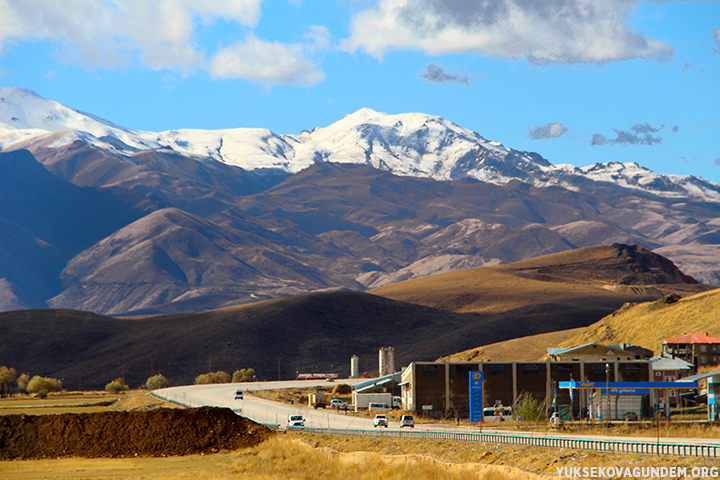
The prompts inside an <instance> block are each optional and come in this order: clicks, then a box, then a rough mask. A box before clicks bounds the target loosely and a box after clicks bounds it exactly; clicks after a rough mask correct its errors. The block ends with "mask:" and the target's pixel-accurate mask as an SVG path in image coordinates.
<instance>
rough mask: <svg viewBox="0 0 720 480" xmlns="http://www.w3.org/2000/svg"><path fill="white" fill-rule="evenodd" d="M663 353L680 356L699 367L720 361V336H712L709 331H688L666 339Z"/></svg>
mask: <svg viewBox="0 0 720 480" xmlns="http://www.w3.org/2000/svg"><path fill="white" fill-rule="evenodd" d="M662 351H663V353H667V354H669V355H671V356H673V357H675V358H680V359H682V360H685V361H686V362H690V363H692V364H693V365H695V368H696V369H697V368H699V367H702V366H705V365H717V364H719V363H720V338H715V337H711V336H709V335H708V333H707V332H705V334H702V333H686V334H683V335H680V336H679V337H676V338H672V339H670V340H664V341H663V346H662Z"/></svg>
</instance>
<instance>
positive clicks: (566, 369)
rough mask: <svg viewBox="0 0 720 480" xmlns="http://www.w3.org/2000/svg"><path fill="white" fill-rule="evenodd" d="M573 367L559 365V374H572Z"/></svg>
mask: <svg viewBox="0 0 720 480" xmlns="http://www.w3.org/2000/svg"><path fill="white" fill-rule="evenodd" d="M572 371H573V369H572V366H570V365H558V372H572Z"/></svg>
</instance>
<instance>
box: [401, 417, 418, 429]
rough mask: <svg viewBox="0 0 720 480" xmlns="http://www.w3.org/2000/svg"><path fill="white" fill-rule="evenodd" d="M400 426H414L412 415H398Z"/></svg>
mask: <svg viewBox="0 0 720 480" xmlns="http://www.w3.org/2000/svg"><path fill="white" fill-rule="evenodd" d="M402 427H411V428H415V419H414V418H413V416H412V415H403V416H402V417H400V428H402Z"/></svg>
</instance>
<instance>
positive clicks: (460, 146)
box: [0, 88, 720, 203]
mask: <svg viewBox="0 0 720 480" xmlns="http://www.w3.org/2000/svg"><path fill="white" fill-rule="evenodd" d="M55 132H57V133H55ZM77 140H79V141H82V142H85V143H88V144H91V145H93V146H96V147H98V148H101V149H105V150H109V151H113V152H120V153H132V152H137V151H139V150H148V149H158V148H171V149H173V150H175V151H176V152H178V153H181V154H184V155H191V156H194V157H198V158H212V159H214V160H218V161H221V162H223V163H226V164H229V165H235V166H238V167H241V168H244V169H246V170H260V169H280V170H284V171H287V172H290V173H296V172H299V171H300V170H303V169H304V168H307V167H308V166H310V165H312V164H314V163H317V162H336V163H359V164H365V165H369V166H372V167H375V168H378V169H381V170H386V171H390V172H392V173H394V174H397V175H405V176H421V177H431V178H433V179H435V180H455V179H458V178H464V177H470V178H475V179H477V180H480V181H486V182H492V183H498V184H504V183H507V182H509V181H511V180H514V179H518V180H521V181H523V182H526V183H530V184H533V185H535V186H548V185H559V186H564V187H566V188H570V189H573V190H576V189H578V188H579V185H581V184H582V183H583V182H587V181H592V182H609V183H612V184H615V185H618V186H621V187H624V188H630V189H634V190H640V191H645V192H648V193H652V194H655V195H660V196H663V197H668V198H679V199H680V198H684V197H691V198H695V199H698V200H704V201H710V202H714V203H720V185H717V184H713V183H711V182H708V181H706V180H703V179H701V178H698V177H693V176H682V175H659V174H657V173H654V172H652V171H650V170H648V169H646V168H644V167H642V166H640V165H638V164H636V163H618V162H610V163H598V164H595V165H590V166H587V167H575V166H572V165H552V164H551V163H550V162H548V161H547V160H546V159H544V158H543V157H541V156H540V155H538V154H536V153H531V152H522V151H518V150H513V149H510V148H507V147H505V146H503V145H502V144H500V143H498V142H495V141H491V140H486V139H485V138H483V137H482V136H480V135H479V134H477V133H475V132H473V131H470V130H468V129H465V128H463V127H460V126H458V125H456V124H454V123H452V122H449V121H447V120H445V119H443V118H442V117H438V116H432V115H426V114H421V113H405V114H398V115H388V114H385V113H380V112H375V111H373V110H371V109H368V108H363V109H360V110H358V111H357V112H355V113H352V114H350V115H347V116H345V117H344V118H342V119H340V120H339V121H337V122H335V123H333V124H332V125H330V126H328V127H325V128H314V129H313V130H310V131H303V132H301V133H300V134H298V135H280V134H276V133H274V132H272V131H270V130H267V129H262V128H236V129H226V130H193V129H183V130H170V131H165V132H159V133H155V132H143V131H138V130H131V129H128V128H125V127H121V126H118V125H115V124H113V123H111V122H109V121H107V120H103V119H101V118H98V117H95V116H93V115H89V114H86V113H82V112H79V111H77V110H73V109H71V108H68V107H65V106H63V105H61V104H59V103H57V102H53V101H50V100H46V99H44V98H42V97H40V96H39V95H37V94H36V93H35V92H32V91H30V90H25V89H21V88H1V89H0V151H9V150H16V149H19V148H28V147H29V146H31V145H33V144H36V143H38V142H43V146H44V147H54V146H61V145H65V144H68V143H72V142H73V141H77Z"/></svg>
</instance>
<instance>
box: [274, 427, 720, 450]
mask: <svg viewBox="0 0 720 480" xmlns="http://www.w3.org/2000/svg"><path fill="white" fill-rule="evenodd" d="M288 430H293V431H306V432H312V433H327V434H331V435H355V436H361V437H385V438H406V439H432V440H453V441H457V442H475V443H500V444H512V445H528V446H534V447H546V448H570V449H575V450H596V451H600V452H613V453H638V454H646V455H676V456H685V457H709V458H718V457H719V456H720V445H709V444H705V445H702V444H698V445H692V444H687V443H674V442H668V441H667V440H663V441H660V442H658V441H656V440H652V441H651V440H648V441H637V440H632V441H630V440H600V439H591V438H588V439H581V438H576V437H575V438H569V437H556V436H552V437H550V436H548V437H540V436H528V435H513V434H511V433H469V432H468V433H465V432H432V431H430V432H428V431H407V430H406V431H398V430H380V431H378V430H350V429H335V428H314V427H290V428H288Z"/></svg>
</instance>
